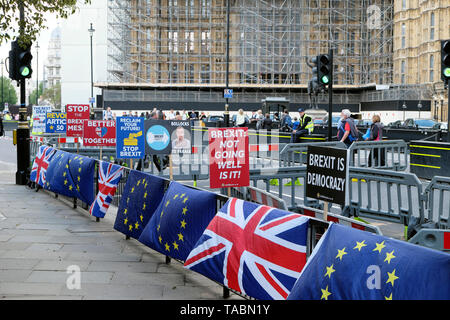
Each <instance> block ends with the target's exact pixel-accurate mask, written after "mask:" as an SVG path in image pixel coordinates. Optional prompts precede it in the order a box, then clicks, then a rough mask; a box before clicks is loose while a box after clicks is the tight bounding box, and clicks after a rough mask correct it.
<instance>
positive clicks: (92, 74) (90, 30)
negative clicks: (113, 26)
mask: <svg viewBox="0 0 450 320" xmlns="http://www.w3.org/2000/svg"><path fill="white" fill-rule="evenodd" d="M88 31H89V35H90V37H91V97H90V99H89V100H91V99H92V98H93V97H94V70H93V55H92V37H93V36H94V31H95V29H94V28H93V27H92V23H91V27H90V28H89V29H88ZM90 105H91V118H93V115H94V105H93V103H92V102H90Z"/></svg>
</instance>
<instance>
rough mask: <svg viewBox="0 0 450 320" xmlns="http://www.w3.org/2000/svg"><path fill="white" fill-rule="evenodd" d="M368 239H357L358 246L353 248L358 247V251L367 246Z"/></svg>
mask: <svg viewBox="0 0 450 320" xmlns="http://www.w3.org/2000/svg"><path fill="white" fill-rule="evenodd" d="M365 241H366V240H363V241H361V242H358V241H356V246H355V247H354V248H353V249H358V251H361V248H362V247H365V246H367V244H365Z"/></svg>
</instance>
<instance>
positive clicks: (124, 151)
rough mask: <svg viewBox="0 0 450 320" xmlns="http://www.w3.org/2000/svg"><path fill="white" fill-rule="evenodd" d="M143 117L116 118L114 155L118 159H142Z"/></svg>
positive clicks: (143, 139) (143, 143)
mask: <svg viewBox="0 0 450 320" xmlns="http://www.w3.org/2000/svg"><path fill="white" fill-rule="evenodd" d="M144 120H145V118H135V117H117V118H116V136H117V145H116V157H117V158H119V159H142V158H144V156H145V136H144Z"/></svg>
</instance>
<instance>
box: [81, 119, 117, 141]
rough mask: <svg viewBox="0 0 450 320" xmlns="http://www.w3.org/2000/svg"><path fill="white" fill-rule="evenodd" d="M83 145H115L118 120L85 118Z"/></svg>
mask: <svg viewBox="0 0 450 320" xmlns="http://www.w3.org/2000/svg"><path fill="white" fill-rule="evenodd" d="M83 125H84V134H83V145H84V146H89V147H115V146H116V122H115V121H114V120H85V121H84V123H83Z"/></svg>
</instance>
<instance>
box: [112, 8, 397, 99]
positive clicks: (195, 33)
mask: <svg viewBox="0 0 450 320" xmlns="http://www.w3.org/2000/svg"><path fill="white" fill-rule="evenodd" d="M230 1H231V11H230V49H229V50H230V51H229V52H230V61H229V81H230V84H234V85H255V86H258V85H274V86H275V85H290V86H292V85H307V83H308V81H309V80H310V79H311V77H312V72H311V69H310V67H309V66H308V61H309V59H310V58H312V57H313V56H316V55H318V54H321V53H326V52H327V51H328V49H329V48H330V47H331V48H333V49H334V83H335V84H338V85H348V86H352V85H360V86H366V85H370V84H372V85H374V84H392V83H393V16H394V1H393V0H370V1H369V0H230ZM226 6H227V0H111V1H109V2H108V10H109V14H108V74H109V78H108V81H109V82H119V83H133V84H136V83H142V84H154V85H155V87H156V86H157V85H158V84H188V85H194V87H195V86H197V87H202V86H203V85H211V84H217V85H223V84H224V83H225V72H226V58H225V57H226V39H227V35H226V21H227V19H226V13H227V8H226ZM391 92H392V94H393V96H395V95H396V92H399V91H398V90H393V91H391ZM367 97H368V96H366V98H367ZM403 97H404V94H402V97H400V96H398V97H397V98H398V99H402V98H403ZM393 98H394V97H393ZM319 99H321V98H320V97H319Z"/></svg>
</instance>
